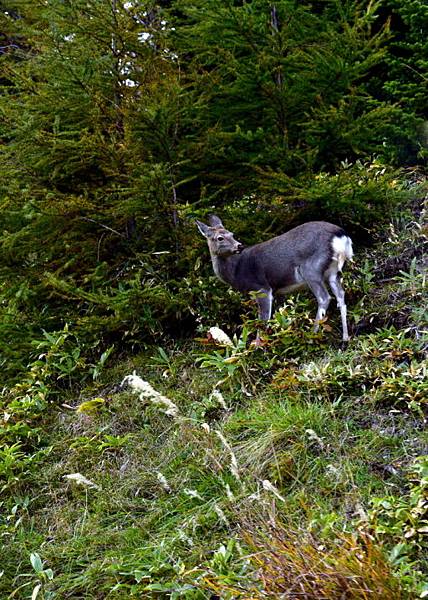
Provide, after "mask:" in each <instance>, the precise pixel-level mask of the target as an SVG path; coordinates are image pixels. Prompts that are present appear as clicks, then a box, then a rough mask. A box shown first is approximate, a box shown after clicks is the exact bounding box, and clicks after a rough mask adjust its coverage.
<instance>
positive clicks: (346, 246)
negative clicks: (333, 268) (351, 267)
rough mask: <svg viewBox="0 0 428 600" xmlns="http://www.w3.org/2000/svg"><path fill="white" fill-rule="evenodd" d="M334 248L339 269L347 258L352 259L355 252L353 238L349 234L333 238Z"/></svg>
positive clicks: (334, 257) (332, 245)
mask: <svg viewBox="0 0 428 600" xmlns="http://www.w3.org/2000/svg"><path fill="white" fill-rule="evenodd" d="M331 247H332V248H333V257H332V258H333V260H336V261H337V269H338V271H341V270H342V267H343V265H344V264H345V261H346V260H352V257H353V255H354V252H353V250H352V240H351V238H350V237H348V236H347V235H342V236H340V237H339V236H337V235H335V236H334V238H333V239H332V240H331Z"/></svg>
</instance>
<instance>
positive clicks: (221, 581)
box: [0, 224, 428, 600]
mask: <svg viewBox="0 0 428 600" xmlns="http://www.w3.org/2000/svg"><path fill="white" fill-rule="evenodd" d="M388 244H389V245H388ZM425 244H426V237H425V234H424V230H423V229H421V227H420V226H417V225H416V224H414V226H413V228H412V227H407V226H406V227H404V228H403V229H402V230H401V231H399V232H395V233H394V236H392V237H391V239H390V241H389V242H388V241H384V242H383V244H382V245H381V246H380V247H379V249H378V250H377V251H376V252H375V253H373V250H371V258H370V259H367V262H366V263H364V261H361V262H360V263H359V264H362V265H363V268H359V267H357V266H354V268H353V272H352V274H351V275H350V276H349V275H348V280H349V287H350V294H349V295H350V302H349V304H350V307H351V309H350V320H351V322H353V323H354V325H353V327H354V329H355V330H356V332H357V333H358V335H356V336H355V337H354V338H353V340H352V342H351V344H350V345H349V346H348V347H347V348H346V349H340V348H339V347H338V345H337V344H336V341H337V336H338V330H339V323H338V320H337V318H336V317H333V318H332V319H331V321H330V322H329V324H328V325H326V326H325V327H324V330H323V331H322V332H321V333H320V334H313V333H312V331H311V320H310V316H309V315H310V314H311V313H313V307H312V304H311V300H308V299H306V298H303V297H302V298H301V300H300V301H296V300H295V299H290V300H289V301H288V302H287V304H286V309H285V310H282V311H280V312H279V313H278V314H277V317H276V320H274V321H273V322H272V324H271V331H270V334H269V343H268V344H267V345H266V347H265V348H264V350H254V349H252V348H251V347H250V346H249V345H248V344H243V343H242V338H241V340H239V339H235V341H234V343H235V347H234V349H231V350H229V351H228V353H226V351H225V349H224V348H222V347H209V346H204V345H201V343H200V342H183V343H182V344H181V345H178V344H172V345H171V346H170V347H167V346H165V347H164V348H163V349H161V350H159V349H158V348H153V349H152V350H149V351H146V352H145V353H142V354H141V355H139V356H135V357H132V358H130V357H123V360H120V361H118V362H116V364H113V362H112V360H111V359H107V362H106V365H105V366H104V370H102V371H101V375H100V377H99V378H98V379H97V380H95V381H91V380H90V379H87V380H86V382H85V384H84V385H83V386H82V387H79V386H76V385H73V386H71V387H70V386H67V385H65V384H64V381H63V380H59V381H57V384H58V385H55V373H56V371H55V368H54V366H52V365H51V364H49V363H48V362H47V361H45V362H44V363H42V362H41V361H40V359H38V362H37V364H35V365H34V368H33V370H32V371H31V370H30V374H31V373H33V375H29V376H28V378H27V379H26V382H24V383H22V384H21V387H16V388H15V389H14V390H9V391H7V392H5V396H4V402H3V408H4V414H5V415H6V416H5V421H4V428H3V430H4V433H5V439H6V441H7V446H5V447H4V448H3V449H2V454H1V455H0V469H1V470H0V474H1V477H2V498H1V500H0V505H1V510H2V517H1V521H0V534H1V536H2V545H3V554H2V564H1V565H0V571H2V575H1V577H0V596H1V597H2V598H5V599H6V598H16V599H25V598H39V599H45V600H50V599H54V598H55V599H57V598H58V599H59V598H61V599H66V598H82V599H83V598H84V599H86V600H89V599H94V600H95V599H101V598H109V599H122V598H139V599H141V598H186V599H195V600H199V599H201V600H203V599H210V598H211V599H213V600H214V598H231V599H233V598H245V599H249V598H254V599H255V598H266V597H268V598H269V597H270V598H278V597H280V595H281V594H285V596H284V597H287V598H311V599H312V598H313V599H315V598H317V599H320V598H326V599H335V598H337V599H339V598H352V599H353V598H355V599H357V598H358V599H366V598H379V599H382V598H385V600H386V599H401V598H417V597H423V595H424V593H425V592H426V591H427V590H428V587H427V585H426V582H425V577H424V575H423V573H424V570H425V569H426V567H427V563H426V552H425V550H426V541H424V539H423V537H424V536H423V531H424V528H425V527H427V525H428V524H426V515H425V512H424V511H425V508H426V502H427V500H425V494H426V489H427V487H426V482H427V478H426V475H424V472H423V470H422V467H421V468H420V469H419V471H417V473H416V474H415V471H412V468H413V467H412V465H414V464H419V463H417V462H416V463H415V460H416V459H417V457H418V456H424V455H426V454H427V447H428V439H427V434H426V417H425V415H426V398H427V397H428V393H427V389H426V350H427V345H428V337H427V325H428V323H427V321H426V317H425V316H424V315H425V312H424V307H425V301H426V282H425V276H426V273H425V271H424V268H425V267H424V264H423V260H422V259H421V252H420V251H419V250H420V248H421V247H423V246H425ZM392 248H393V249H394V252H396V253H398V254H399V253H400V249H401V250H403V249H404V250H406V251H405V252H404V250H403V251H402V252H401V255H402V256H404V257H405V259H406V261H407V263H406V264H402V263H400V262H399V261H398V262H397V263H396V264H395V263H394V264H393V263H392V262H391V261H390V262H388V263H387V266H388V269H389V271H388V280H387V281H378V279H379V278H378V276H377V274H376V273H377V268H378V265H382V264H384V263H385V261H387V258H385V257H387V256H389V255H390V253H391V249H392ZM410 248H413V250H412V251H411V252H410V250H409V249H410ZM418 249H419V250H418ZM415 257H416V260H415ZM369 269H371V272H369ZM424 319H425V320H424ZM248 327H249V331H250V333H251V327H252V325H251V324H249V325H248ZM64 335H65V334H64ZM243 335H244V336H245V335H246V333H245V332H244V334H243ZM55 348H56V350H55V364H61V354H60V352H61V351H60V350H58V349H57V347H55ZM47 354H48V355H49V351H48V352H47ZM68 356H69V355H68ZM198 357H199V358H200V359H202V360H199V362H197V361H196V358H198ZM134 370H136V372H137V374H138V375H140V376H141V377H142V379H144V380H147V381H149V382H150V384H151V385H152V386H153V388H155V389H156V390H157V391H158V392H160V393H161V394H162V395H163V396H165V397H167V398H169V399H170V400H171V401H172V402H173V403H174V404H175V405H176V407H177V411H178V412H177V413H174V414H169V415H168V414H165V410H164V409H165V407H162V405H159V404H155V403H153V402H151V401H150V399H148V398H147V397H145V398H142V397H140V395H139V394H138V393H135V392H133V391H132V390H131V389H130V388H121V387H120V385H119V384H120V382H121V381H122V380H123V378H124V377H125V376H126V375H129V374H130V373H132V371H134ZM34 374H36V375H34ZM50 388H52V390H51V389H50ZM51 392H52V393H51ZM6 393H7V395H6ZM17 398H18V400H17ZM8 411H9V412H8ZM14 411H15V412H14ZM7 415H9V416H7ZM16 444H18V445H16ZM420 464H421V465H422V463H420ZM73 474H80V475H82V476H83V477H84V478H86V479H85V480H84V481H83V483H80V484H79V483H78V481H76V480H75V479H69V478H67V477H66V476H67V475H73ZM85 482H86V483H85ZM398 502H400V504H399V505H398V504H396V503H398ZM400 528H402V529H403V531H404V530H405V531H407V532H410V533H409V537H407V538H405V539H404V538H403V539H400V536H399V534H397V531H400ZM419 530H421V531H419ZM427 530H428V528H427ZM413 532H414V533H413ZM35 556H36V557H39V559H40V560H39V562H38V561H37V560H36V559H35V558H34V557H35ZM31 557H33V558H31ZM34 565H36V568H35V566H34ZM50 570H51V571H50ZM427 593H428V592H427Z"/></svg>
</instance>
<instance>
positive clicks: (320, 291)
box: [306, 279, 331, 333]
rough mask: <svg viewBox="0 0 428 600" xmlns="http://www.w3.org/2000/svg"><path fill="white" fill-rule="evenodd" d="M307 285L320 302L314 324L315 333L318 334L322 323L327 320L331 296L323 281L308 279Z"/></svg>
mask: <svg viewBox="0 0 428 600" xmlns="http://www.w3.org/2000/svg"><path fill="white" fill-rule="evenodd" d="M306 283H307V285H308V287H309V289H310V290H311V291H312V293H313V295H314V296H315V298H316V299H317V302H318V310H317V314H316V317H315V323H314V332H315V333H316V332H317V331H318V329H319V326H320V321H322V320H323V319H324V318H325V315H326V312H327V308H328V305H329V304H330V300H331V296H330V294H329V293H328V290H327V288H326V286H325V285H324V282H323V281H317V280H313V279H312V280H308V279H306Z"/></svg>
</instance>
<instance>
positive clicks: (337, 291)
mask: <svg viewBox="0 0 428 600" xmlns="http://www.w3.org/2000/svg"><path fill="white" fill-rule="evenodd" d="M328 282H329V284H330V287H331V291H332V292H333V294H334V295H335V296H336V300H337V306H338V308H339V310H340V318H341V319H342V340H343V341H344V342H348V341H349V333H348V323H347V321H346V304H345V292H344V289H343V287H342V284H341V282H340V275H339V273H337V272H336V273H334V274H333V273H332V274H331V275H330V276H329V278H328Z"/></svg>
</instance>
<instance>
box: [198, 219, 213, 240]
mask: <svg viewBox="0 0 428 600" xmlns="http://www.w3.org/2000/svg"><path fill="white" fill-rule="evenodd" d="M195 223H196V226H197V228H198V229H199V231H200V232H201V233H202V235H204V236H205V237H208V233H209V229H210V228H209V227H208V225H205V223H202V221H198V219H195Z"/></svg>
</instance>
